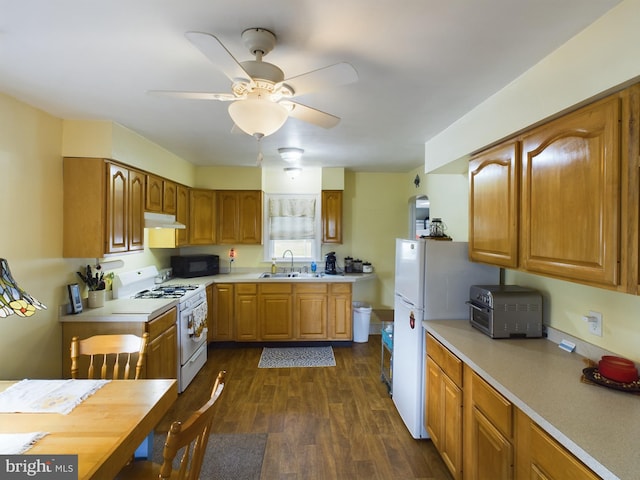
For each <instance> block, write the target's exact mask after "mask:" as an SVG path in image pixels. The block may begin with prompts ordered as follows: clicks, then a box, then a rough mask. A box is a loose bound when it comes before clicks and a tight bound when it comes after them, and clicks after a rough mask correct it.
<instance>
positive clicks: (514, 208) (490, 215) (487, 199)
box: [469, 142, 520, 267]
mask: <svg viewBox="0 0 640 480" xmlns="http://www.w3.org/2000/svg"><path fill="white" fill-rule="evenodd" d="M519 153H520V152H519V143H518V142H509V143H507V144H505V145H500V146H499V147H496V148H493V149H491V150H489V151H487V152H483V153H480V154H478V155H476V156H475V157H474V158H473V159H472V160H471V161H470V162H469V256H470V258H471V259H472V260H474V261H478V262H485V263H490V264H492V265H498V266H502V267H517V266H518V217H519V213H518V207H519V201H518V199H519V185H520V182H519V181H518V179H519V164H520V157H519Z"/></svg>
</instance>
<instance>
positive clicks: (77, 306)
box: [67, 283, 82, 314]
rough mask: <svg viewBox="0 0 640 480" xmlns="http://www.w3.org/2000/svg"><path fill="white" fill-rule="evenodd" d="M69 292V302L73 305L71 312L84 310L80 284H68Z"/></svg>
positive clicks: (75, 312)
mask: <svg viewBox="0 0 640 480" xmlns="http://www.w3.org/2000/svg"><path fill="white" fill-rule="evenodd" d="M67 291H68V292H69V304H70V305H71V313H73V314H77V313H80V312H82V298H80V286H79V285H78V284H77V283H70V284H69V285H67Z"/></svg>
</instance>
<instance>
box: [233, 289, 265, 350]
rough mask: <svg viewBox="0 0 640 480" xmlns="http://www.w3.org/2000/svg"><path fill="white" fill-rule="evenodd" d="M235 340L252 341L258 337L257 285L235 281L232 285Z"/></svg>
mask: <svg viewBox="0 0 640 480" xmlns="http://www.w3.org/2000/svg"><path fill="white" fill-rule="evenodd" d="M234 287H235V295H234V323H235V325H234V326H235V340H236V341H238V342H252V341H256V340H258V339H259V337H258V285H257V284H255V283H237V284H235V285H234Z"/></svg>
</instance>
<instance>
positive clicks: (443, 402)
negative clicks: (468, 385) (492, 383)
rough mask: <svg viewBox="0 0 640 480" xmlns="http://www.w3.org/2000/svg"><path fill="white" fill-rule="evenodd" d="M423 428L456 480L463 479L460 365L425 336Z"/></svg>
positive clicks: (445, 350)
mask: <svg viewBox="0 0 640 480" xmlns="http://www.w3.org/2000/svg"><path fill="white" fill-rule="evenodd" d="M426 341H427V354H428V355H427V358H426V369H425V372H426V373H425V375H426V379H425V380H426V383H425V385H426V392H425V399H426V401H425V409H426V410H425V428H426V429H427V432H429V435H430V436H431V441H432V442H433V445H434V446H435V447H436V449H437V450H438V452H440V455H441V456H442V460H443V461H444V463H445V465H446V466H447V468H448V469H449V471H450V472H451V475H452V476H453V478H455V479H459V478H462V362H461V361H460V359H458V358H457V357H456V356H455V355H453V354H452V353H451V352H450V351H449V350H447V349H446V348H445V347H444V346H442V345H441V344H440V343H439V342H438V341H437V340H435V339H434V338H433V337H432V336H430V335H427V338H426Z"/></svg>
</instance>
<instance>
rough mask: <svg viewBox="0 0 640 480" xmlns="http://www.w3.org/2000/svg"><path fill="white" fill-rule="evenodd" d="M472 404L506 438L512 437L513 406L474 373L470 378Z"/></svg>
mask: <svg viewBox="0 0 640 480" xmlns="http://www.w3.org/2000/svg"><path fill="white" fill-rule="evenodd" d="M471 389H472V396H473V404H474V406H476V407H477V408H478V409H479V410H480V411H481V412H482V413H483V414H484V415H485V416H486V417H487V418H488V419H489V420H490V421H491V422H492V423H493V424H494V425H495V427H496V428H498V430H500V432H501V433H502V434H503V435H505V436H506V437H507V438H512V436H513V405H511V402H509V401H508V400H507V399H506V398H504V397H503V396H502V395H500V394H499V393H498V392H497V391H496V390H495V389H494V388H493V387H492V386H491V385H489V384H488V383H487V382H485V381H484V380H483V379H482V378H480V377H479V376H478V375H477V374H476V373H475V372H474V373H472V377H471Z"/></svg>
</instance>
